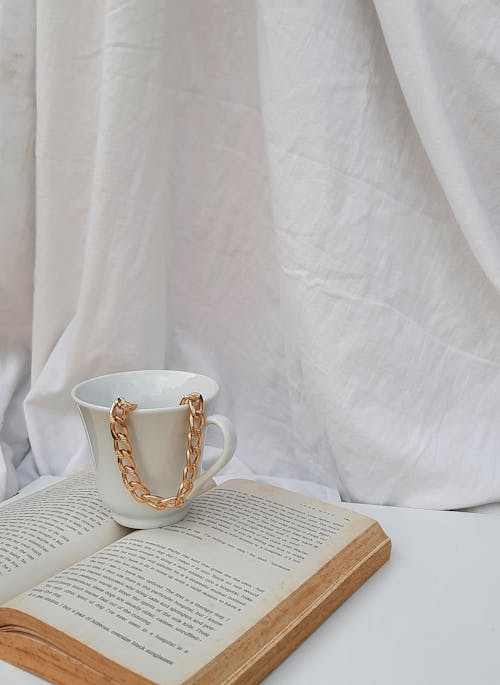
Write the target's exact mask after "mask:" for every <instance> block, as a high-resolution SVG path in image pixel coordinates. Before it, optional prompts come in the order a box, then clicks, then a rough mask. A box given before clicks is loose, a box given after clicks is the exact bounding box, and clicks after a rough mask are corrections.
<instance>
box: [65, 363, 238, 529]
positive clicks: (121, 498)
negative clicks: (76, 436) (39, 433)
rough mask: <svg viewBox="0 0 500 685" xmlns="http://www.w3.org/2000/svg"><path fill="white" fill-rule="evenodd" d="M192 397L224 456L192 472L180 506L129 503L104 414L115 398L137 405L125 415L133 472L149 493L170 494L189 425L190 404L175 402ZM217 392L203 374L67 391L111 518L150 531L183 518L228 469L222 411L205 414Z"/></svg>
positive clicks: (133, 374) (231, 443)
mask: <svg viewBox="0 0 500 685" xmlns="http://www.w3.org/2000/svg"><path fill="white" fill-rule="evenodd" d="M194 392H198V393H200V394H201V395H202V397H203V401H204V412H205V417H206V418H205V426H208V425H214V426H217V427H218V428H219V429H220V431H221V432H222V436H223V439H224V444H223V448H222V454H221V456H220V457H219V458H218V459H217V461H216V462H215V463H214V464H213V465H212V466H211V467H210V468H209V469H208V470H207V471H205V472H204V473H201V474H199V475H198V477H197V478H196V480H195V484H194V487H193V490H192V491H191V493H190V494H189V495H188V497H187V499H186V502H185V504H184V505H183V506H182V507H180V508H175V509H165V510H163V511H158V510H155V509H153V508H151V507H150V506H148V505H147V504H145V503H139V502H137V501H136V500H134V498H133V497H132V495H131V494H130V493H129V491H128V490H127V488H126V486H125V485H124V483H123V481H122V474H121V472H120V469H119V467H118V461H117V456H116V454H115V450H114V443H113V438H112V436H111V432H110V421H109V414H110V409H111V406H112V405H113V403H114V402H115V400H116V399H117V398H118V397H121V398H123V399H125V400H127V401H128V402H132V403H136V404H137V409H136V410H135V411H132V412H130V413H129V414H128V416H127V426H128V430H129V439H130V444H131V445H132V448H133V457H134V460H135V463H136V469H137V473H138V474H139V475H140V478H141V480H142V483H143V484H144V485H145V486H146V487H147V488H148V489H149V490H150V491H151V492H152V493H153V494H155V495H160V496H161V497H172V496H175V495H176V494H177V490H178V488H179V485H180V484H181V483H182V479H183V470H184V467H185V466H186V447H187V433H188V426H189V407H188V406H187V405H183V406H180V404H179V403H180V401H181V399H182V397H184V396H185V395H189V394H191V393H194ZM218 392H219V386H218V385H217V383H216V382H215V381H214V380H212V379H211V378H208V376H202V375H200V374H196V373H189V372H185V371H168V370H161V371H126V372H123V373H114V374H109V375H107V376H99V377H97V378H91V379H89V380H86V381H83V382H82V383H79V384H78V385H77V386H76V387H74V388H73V390H72V392H71V396H72V397H73V400H74V401H75V403H76V405H77V407H78V409H79V411H80V415H81V417H82V421H83V424H84V426H85V430H86V433H87V437H88V439H89V443H90V447H91V450H92V458H93V462H94V466H95V472H96V479H97V487H98V489H99V492H100V494H101V497H102V499H103V501H104V503H105V504H107V506H108V507H109V508H110V509H111V512H112V515H113V518H114V519H115V521H117V522H118V523H121V524H122V525H124V526H128V527H129V528H156V527H159V526H165V525H168V524H171V523H175V522H176V521H179V520H180V519H182V518H184V516H185V515H186V514H187V511H188V508H189V501H190V500H192V499H193V498H194V497H196V495H197V493H199V491H200V488H201V487H202V486H203V484H204V483H206V482H207V480H208V479H209V478H211V477H212V476H213V475H215V474H216V473H217V472H218V471H219V470H220V469H221V468H222V467H223V466H225V464H227V462H228V461H229V460H230V459H231V457H232V456H233V454H234V450H235V449H236V433H235V430H234V427H233V424H232V423H231V421H230V420H229V419H228V418H226V417H225V416H221V415H220V414H213V415H210V412H211V411H212V408H213V404H214V400H215V397H216V396H217V393H218Z"/></svg>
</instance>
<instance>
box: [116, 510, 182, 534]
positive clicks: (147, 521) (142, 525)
mask: <svg viewBox="0 0 500 685" xmlns="http://www.w3.org/2000/svg"><path fill="white" fill-rule="evenodd" d="M188 511H189V504H185V505H184V506H183V507H181V508H180V509H167V510H165V511H157V512H155V513H154V514H150V515H149V516H147V517H146V516H123V515H122V514H115V512H111V516H112V517H113V518H114V520H115V521H116V522H117V523H119V524H120V525H121V526H125V527H126V528H133V529H134V530H146V529H150V528H163V526H171V525H172V524H174V523H178V522H179V521H181V520H182V519H183V518H184V517H185V516H186V515H187V513H188Z"/></svg>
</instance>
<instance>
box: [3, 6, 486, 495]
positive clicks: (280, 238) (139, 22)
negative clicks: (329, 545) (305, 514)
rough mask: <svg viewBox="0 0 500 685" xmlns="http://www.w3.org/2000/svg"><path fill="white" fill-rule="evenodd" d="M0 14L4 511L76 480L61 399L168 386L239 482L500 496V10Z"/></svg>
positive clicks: (79, 435)
mask: <svg viewBox="0 0 500 685" xmlns="http://www.w3.org/2000/svg"><path fill="white" fill-rule="evenodd" d="M0 7H1V10H0V12H1V13H0V36H1V38H2V40H1V47H0V50H1V51H2V63H1V64H2V71H1V72H0V74H1V78H0V111H1V112H2V113H3V114H2V128H1V130H0V149H1V150H2V160H3V161H4V164H3V165H2V167H1V169H0V179H1V183H0V192H1V193H2V215H3V217H4V220H3V221H2V224H1V226H0V247H1V253H0V263H1V264H0V267H1V268H0V284H1V288H2V298H1V300H0V321H1V345H2V347H1V349H0V373H1V380H2V387H1V393H0V425H1V428H0V449H1V453H0V498H1V497H5V496H7V495H9V494H11V493H12V492H14V491H16V489H17V488H18V487H19V486H20V485H24V484H25V483H26V482H27V481H28V480H30V479H31V478H32V477H34V475H35V474H36V473H39V474H70V473H73V472H75V471H76V470H78V469H80V468H81V467H83V466H85V465H86V464H87V463H88V459H89V454H88V447H87V444H86V439H85V435H84V433H83V429H82V428H81V426H80V423H79V418H78V415H77V413H76V410H75V409H74V408H73V407H72V405H71V401H70V396H69V392H70V389H71V387H72V386H73V385H74V384H76V383H77V382H79V381H80V380H83V379H84V378H87V377H90V376H95V375H99V374H103V373H109V372H113V371H117V370H127V369H134V368H178V369H188V370H193V371H198V372H202V373H206V374H208V375H211V376H213V377H215V378H217V380H218V381H219V382H220V385H221V389H222V392H221V397H220V403H219V408H220V410H221V411H222V412H224V413H226V414H227V415H229V416H230V417H231V418H233V419H234V421H235V424H236V427H237V431H238V437H239V447H238V456H239V459H240V460H241V461H242V462H243V466H244V468H245V470H246V471H247V472H249V473H253V474H259V475H263V476H267V477H270V478H275V477H288V478H291V479H297V480H303V481H308V482H310V483H311V482H312V483H318V484H321V485H322V486H326V487H331V488H337V489H338V490H339V491H340V493H341V495H342V497H343V498H344V499H348V500H355V501H365V502H375V503H385V504H399V505H404V506H417V507H433V508H455V507H465V506H474V505H479V504H482V503H485V502H491V501H498V500H500V469H499V466H497V464H498V456H497V453H498V444H499V439H500V421H499V418H500V416H499V414H500V409H499V403H498V399H499V396H500V373H499V368H500V367H499V364H500V302H499V292H498V285H499V283H500V269H499V267H500V256H499V251H500V248H499V245H500V243H499V235H498V232H499V224H498V215H499V212H498V209H499V208H498V204H499V202H500V201H499V199H498V193H497V192H495V191H496V186H497V179H498V177H499V172H500V162H499V159H500V157H499V155H498V148H499V146H500V138H499V131H498V120H499V112H500V102H499V95H498V93H500V89H499V85H500V52H499V51H498V47H497V46H498V45H500V42H499V39H500V35H499V34H500V28H499V26H498V21H496V17H495V12H494V8H493V7H489V6H487V5H482V4H478V3H472V2H465V1H464V2H460V3H459V2H455V1H454V0H453V1H452V0H448V1H447V2H439V3H438V2H437V0H436V1H432V2H425V3H421V2H416V1H414V2H412V1H410V0H409V1H408V2H406V3H401V4H397V6H396V5H395V3H391V2H388V1H386V0H375V2H374V3H369V2H364V1H363V0H354V1H353V0H349V1H347V0H334V1H333V2H331V1H329V2H323V1H320V0H314V1H313V2H307V3H305V2H299V1H298V0H296V1H292V0H286V1H285V0H262V1H261V2H256V1H254V0H245V1H243V0H238V1H237V2H234V1H233V0H211V1H210V2H203V3H201V2H198V1H197V0H187V1H186V2H183V3H179V2H176V1H174V0H172V1H165V0H143V1H139V0H136V1H133V2H124V0H108V1H107V2H100V1H99V2H98V1H97V0H95V1H92V2H88V0H85V1H84V0H75V2H72V3H66V2H63V1H62V0H39V1H38V2H37V3H35V2H20V3H18V2H14V1H13V0H3V2H1V3H0ZM16 54H17V55H18V57H17V58H14V55H16ZM16 59H17V62H16ZM11 62H12V63H15V64H17V66H16V67H15V72H11V71H9V64H11ZM4 64H5V65H7V66H6V67H5V68H4V66H3V65H4ZM35 67H36V68H35ZM35 132H36V136H35ZM35 140H36V155H35ZM35 207H36V211H35ZM14 236H15V237H14ZM30 358H31V360H30ZM23 400H24V402H23ZM208 440H209V442H210V440H211V436H210V435H209V436H208Z"/></svg>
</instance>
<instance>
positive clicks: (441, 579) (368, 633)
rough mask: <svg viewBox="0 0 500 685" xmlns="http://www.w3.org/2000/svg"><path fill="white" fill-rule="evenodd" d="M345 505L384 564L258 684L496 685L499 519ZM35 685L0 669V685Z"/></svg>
mask: <svg viewBox="0 0 500 685" xmlns="http://www.w3.org/2000/svg"><path fill="white" fill-rule="evenodd" d="M345 506H347V507H348V508H352V509H354V510H356V511H359V512H361V513H364V514H367V515H368V516H371V517H373V518H376V519H377V520H378V521H379V522H380V524H381V525H382V527H383V528H384V530H385V531H386V532H387V534H388V535H389V536H390V537H391V538H392V541H393V551H392V557H391V560H390V561H389V562H388V564H386V565H385V566H384V567H383V568H382V569H380V570H379V571H378V572H377V573H376V574H375V576H373V577H372V578H371V579H370V580H369V581H368V582H367V583H366V584H365V585H364V586H363V587H361V588H360V589H359V590H358V591H357V592H356V593H355V594H354V595H353V596H352V597H351V598H350V599H348V600H347V601H346V602H345V603H344V604H343V605H342V606H341V607H340V608H339V609H337V611H336V612H335V613H334V614H333V615H332V616H331V617H330V618H329V619H328V620H327V621H326V622H325V623H324V624H323V625H322V626H320V628H318V630H317V631H316V632H315V633H313V635H311V636H310V637H309V638H308V639H307V640H306V642H304V643H303V644H302V645H301V646H300V647H299V648H298V649H297V650H296V651H295V652H294V653H293V654H292V655H291V656H290V657H288V659H286V661H285V662H283V664H281V666H279V667H278V668H277V669H276V670H275V671H274V672H272V673H271V674H270V675H269V676H268V677H267V678H266V680H265V683H266V685H304V684H309V683H311V685H312V684H313V683H314V685H327V684H328V685H331V684H333V683H335V684H337V683H338V684H339V685H364V684H365V683H366V684H367V685H393V684H394V685H396V684H398V685H417V684H418V685H462V684H463V685H498V683H500V517H498V516H492V515H484V514H476V513H462V512H439V511H423V510H417V509H400V508H396V507H377V506H370V505H345ZM43 682H45V681H44V680H42V679H41V678H37V677H35V676H32V675H31V674H28V673H25V672H24V671H21V670H20V669H17V668H14V667H12V666H10V665H9V664H6V663H5V662H2V661H0V684H1V685H35V684H37V683H38V684H40V683H43Z"/></svg>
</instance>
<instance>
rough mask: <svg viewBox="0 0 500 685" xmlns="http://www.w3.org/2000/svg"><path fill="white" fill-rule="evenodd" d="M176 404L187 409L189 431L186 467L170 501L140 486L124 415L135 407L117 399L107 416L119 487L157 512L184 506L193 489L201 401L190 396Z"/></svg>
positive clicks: (201, 420)
mask: <svg viewBox="0 0 500 685" xmlns="http://www.w3.org/2000/svg"><path fill="white" fill-rule="evenodd" d="M180 403H181V405H183V404H187V405H189V430H188V434H187V449H186V466H185V467H184V470H183V472H182V483H181V484H180V485H179V488H178V490H177V494H176V495H174V496H173V497H161V496H160V495H153V494H151V491H150V490H149V489H148V488H147V487H146V486H145V485H144V483H143V482H142V481H141V477H140V476H139V474H138V473H137V470H136V463H135V459H134V457H133V455H132V452H133V450H132V445H131V444H130V440H129V436H128V427H127V415H128V414H129V412H131V411H134V410H135V409H137V404H133V403H131V402H127V400H124V399H122V398H121V397H118V398H117V399H116V400H115V401H114V402H113V406H112V407H111V411H110V412H109V424H110V430H111V435H112V437H113V445H114V449H115V454H116V458H117V460H118V468H119V469H120V472H121V474H122V481H123V484H124V485H125V487H126V488H127V490H128V491H129V492H130V494H131V495H132V497H133V498H134V499H135V501H136V502H139V503H140V504H147V505H148V506H149V507H152V508H153V509H156V510H157V511H163V510H164V509H177V508H179V507H182V506H183V505H184V502H185V500H186V497H187V496H188V495H189V493H190V492H191V490H192V489H193V487H194V482H195V479H196V475H197V473H198V463H199V461H200V459H201V448H202V442H203V426H204V425H205V414H204V412H203V397H202V396H201V395H200V393H199V392H194V393H192V394H191V395H186V396H185V397H183V398H182V400H181V402H180Z"/></svg>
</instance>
